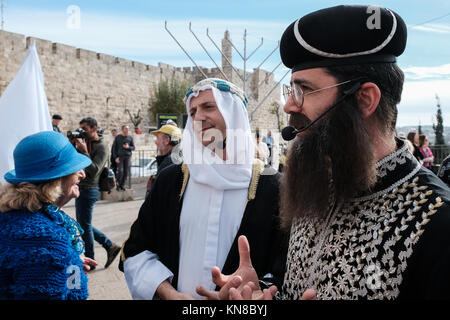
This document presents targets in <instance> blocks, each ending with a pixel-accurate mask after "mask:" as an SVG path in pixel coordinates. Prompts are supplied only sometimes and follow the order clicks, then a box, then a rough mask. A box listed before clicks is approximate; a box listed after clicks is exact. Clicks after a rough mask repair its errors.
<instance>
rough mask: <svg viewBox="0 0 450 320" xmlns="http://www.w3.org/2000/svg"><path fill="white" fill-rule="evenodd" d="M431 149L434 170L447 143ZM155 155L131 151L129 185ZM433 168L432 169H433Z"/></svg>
mask: <svg viewBox="0 0 450 320" xmlns="http://www.w3.org/2000/svg"><path fill="white" fill-rule="evenodd" d="M430 149H431V151H432V152H433V155H434V164H435V168H433V169H435V170H436V171H437V170H438V169H439V166H440V164H441V163H442V161H443V160H444V159H445V158H446V157H447V156H448V155H449V154H450V146H449V145H433V146H430ZM155 157H156V155H155V152H154V151H150V150H135V151H133V156H132V160H131V168H130V171H131V172H130V174H129V175H128V177H129V180H128V185H129V186H130V187H131V179H132V178H143V177H149V176H150V175H152V173H153V171H152V170H153V169H154V167H152V166H151V163H152V162H153V161H154V159H155ZM435 170H433V171H435Z"/></svg>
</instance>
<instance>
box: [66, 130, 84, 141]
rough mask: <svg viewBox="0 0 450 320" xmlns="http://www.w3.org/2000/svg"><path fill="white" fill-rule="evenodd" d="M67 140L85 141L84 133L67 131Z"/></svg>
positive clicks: (81, 131)
mask: <svg viewBox="0 0 450 320" xmlns="http://www.w3.org/2000/svg"><path fill="white" fill-rule="evenodd" d="M67 138H69V139H86V132H85V131H84V130H83V129H81V128H78V129H75V130H73V131H67Z"/></svg>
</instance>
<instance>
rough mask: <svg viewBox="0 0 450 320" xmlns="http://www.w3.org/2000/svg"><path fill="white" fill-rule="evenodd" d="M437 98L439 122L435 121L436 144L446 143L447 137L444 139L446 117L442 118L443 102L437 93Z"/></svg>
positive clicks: (437, 119) (437, 117)
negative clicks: (441, 102)
mask: <svg viewBox="0 0 450 320" xmlns="http://www.w3.org/2000/svg"><path fill="white" fill-rule="evenodd" d="M436 100H437V112H436V121H437V123H436V124H434V123H433V130H434V134H435V136H436V138H435V140H434V144H435V145H444V144H445V139H444V119H443V118H442V110H441V104H440V101H439V96H438V95H436Z"/></svg>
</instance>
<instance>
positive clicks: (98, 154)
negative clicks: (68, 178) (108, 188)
mask: <svg viewBox="0 0 450 320" xmlns="http://www.w3.org/2000/svg"><path fill="white" fill-rule="evenodd" d="M67 137H68V138H69V140H70V141H71V142H72V144H74V146H75V147H76V149H77V151H78V152H79V153H82V154H84V155H86V156H88V157H89V158H90V159H91V160H92V164H91V165H90V166H89V167H87V168H86V169H85V173H86V178H85V179H84V180H82V181H81V182H80V184H79V189H80V196H79V197H78V198H77V199H76V200H75V208H76V217H77V221H78V222H79V223H80V225H81V227H82V228H83V230H84V234H83V235H82V238H83V241H84V243H85V256H86V257H88V258H91V259H94V240H95V241H97V242H98V243H100V244H101V245H102V246H103V248H104V249H105V250H106V252H107V262H106V264H105V268H107V267H109V265H110V264H111V263H112V262H113V260H114V259H115V258H116V257H117V255H118V254H119V252H120V246H118V245H117V244H115V243H112V242H111V240H110V239H108V237H107V236H106V235H105V234H103V233H102V232H101V231H100V230H98V229H96V228H95V227H93V226H92V212H93V209H94V205H95V202H97V200H98V198H99V194H100V192H99V178H100V173H101V172H102V169H103V168H104V167H105V166H106V163H107V161H108V156H109V155H108V148H107V145H106V143H105V142H104V140H103V137H102V136H100V135H99V132H98V131H97V121H96V120H95V119H93V118H90V117H88V118H83V119H82V120H81V121H80V128H79V129H77V130H75V131H69V132H68V133H67Z"/></svg>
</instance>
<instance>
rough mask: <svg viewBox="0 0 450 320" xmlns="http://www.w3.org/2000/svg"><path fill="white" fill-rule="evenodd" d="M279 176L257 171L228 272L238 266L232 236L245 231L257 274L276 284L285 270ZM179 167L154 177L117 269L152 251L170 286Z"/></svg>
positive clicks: (174, 262)
mask: <svg viewBox="0 0 450 320" xmlns="http://www.w3.org/2000/svg"><path fill="white" fill-rule="evenodd" d="M279 178H280V176H279V174H278V173H277V174H275V175H261V176H259V182H258V185H257V188H256V193H255V198H254V199H253V200H249V201H248V203H247V206H246V208H245V211H244V215H243V218H242V222H241V225H240V227H239V230H238V232H237V235H236V237H235V239H234V241H233V244H232V246H231V249H230V251H229V253H228V256H227V259H226V261H225V264H224V266H223V268H222V270H221V271H222V272H223V273H224V274H231V273H233V272H235V271H236V269H237V268H238V266H239V252H238V246H237V239H238V237H239V236H240V235H245V236H246V237H247V239H248V241H249V243H250V248H251V250H250V256H251V260H252V263H253V267H254V268H255V270H256V272H257V274H258V277H259V278H260V279H262V278H263V277H264V275H266V274H269V273H270V274H272V275H273V278H272V279H264V280H267V281H268V282H271V283H274V284H275V285H277V286H278V288H281V284H282V282H283V277H284V272H285V262H286V253H287V243H288V238H289V236H288V234H286V233H284V232H282V231H281V230H280V229H279V215H278V213H279V200H278V199H279ZM183 180H185V176H184V175H183V171H182V165H172V166H169V167H167V168H165V169H164V170H162V171H161V172H160V174H159V176H158V178H157V179H156V181H155V184H154V186H153V188H152V192H151V194H150V196H149V197H148V198H147V199H146V200H145V202H144V204H143V205H142V207H141V209H140V211H139V216H138V218H137V220H136V221H135V222H134V223H133V225H132V226H131V230H130V236H129V238H128V239H127V240H126V241H125V243H124V244H123V246H122V255H121V261H120V264H119V269H120V270H121V271H123V261H124V260H125V259H126V258H128V257H132V256H135V255H137V254H139V253H141V252H143V251H145V250H149V251H151V252H153V253H156V254H157V255H158V257H159V259H160V261H161V262H162V263H163V264H164V265H165V266H166V267H167V268H168V269H170V271H171V272H172V273H173V274H174V278H173V281H172V284H173V286H174V287H175V288H176V286H177V282H178V266H179V250H180V248H179V235H180V213H181V207H182V204H183V197H181V198H180V194H181V191H182V187H183Z"/></svg>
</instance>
